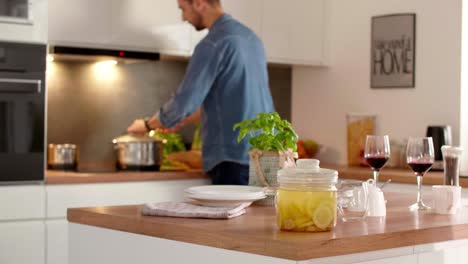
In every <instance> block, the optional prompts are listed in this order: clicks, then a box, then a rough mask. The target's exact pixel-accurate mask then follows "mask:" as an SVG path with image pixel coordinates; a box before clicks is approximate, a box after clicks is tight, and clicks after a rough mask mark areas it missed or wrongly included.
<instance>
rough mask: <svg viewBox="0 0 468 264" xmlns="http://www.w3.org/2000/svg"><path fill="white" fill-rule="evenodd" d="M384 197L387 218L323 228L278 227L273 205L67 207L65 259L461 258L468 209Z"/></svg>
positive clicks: (207, 262) (467, 240) (77, 263)
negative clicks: (187, 214) (438, 211)
mask: <svg viewBox="0 0 468 264" xmlns="http://www.w3.org/2000/svg"><path fill="white" fill-rule="evenodd" d="M386 198H387V199H388V204H387V217H386V218H368V219H367V220H366V221H363V222H345V223H344V222H340V221H339V222H338V224H337V226H336V228H335V229H334V230H333V231H331V232H323V233H295V232H282V231H279V230H278V229H277V228H276V225H275V223H276V218H275V212H274V208H272V207H258V206H251V207H249V208H248V209H247V213H246V214H245V215H243V216H240V217H237V218H233V219H230V220H211V219H185V218H170V217H150V216H142V215H141V214H140V210H141V205H130V206H111V207H96V208H78V209H68V221H69V222H70V227H69V228H70V229H69V236H70V240H69V241H70V263H71V264H82V263H113V264H120V263H134V262H135V263H141V264H144V263H204V264H211V263H259V264H261V263H265V264H266V263H269V264H271V263H285V264H286V263H308V264H314V263H335V264H339V263H342V264H344V263H366V264H370V263H372V264H374V263H375V264H377V263H379V264H380V263H382V264H383V263H399V264H407V263H408V264H409V263H414V264H416V263H421V264H423V263H424V264H432V263H434V264H435V263H466V260H467V259H468V253H467V252H466V251H467V250H466V249H468V208H462V210H461V212H460V213H459V214H458V215H454V216H445V215H435V214H431V213H427V212H419V213H418V212H410V211H408V209H407V206H408V205H409V204H411V203H412V202H414V195H408V194H401V193H399V194H395V193H387V194H386ZM427 200H429V199H427Z"/></svg>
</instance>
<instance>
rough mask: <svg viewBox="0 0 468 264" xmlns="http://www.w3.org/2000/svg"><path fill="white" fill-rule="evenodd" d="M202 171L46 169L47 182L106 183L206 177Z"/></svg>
mask: <svg viewBox="0 0 468 264" xmlns="http://www.w3.org/2000/svg"><path fill="white" fill-rule="evenodd" d="M207 177H208V176H206V175H205V174H204V173H203V172H202V171H167V172H164V171H161V172H159V171H157V172H128V171H119V172H96V173H82V172H65V171H52V170H47V171H46V182H45V183H46V184H75V183H104V182H135V181H161V180H190V179H206V178H207Z"/></svg>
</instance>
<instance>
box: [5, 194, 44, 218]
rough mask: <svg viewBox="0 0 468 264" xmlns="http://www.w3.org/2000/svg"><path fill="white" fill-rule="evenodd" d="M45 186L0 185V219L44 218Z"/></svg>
mask: <svg viewBox="0 0 468 264" xmlns="http://www.w3.org/2000/svg"><path fill="white" fill-rule="evenodd" d="M45 199H46V198H45V188H44V185H37V186H29V185H28V186H0V221H9V220H30V219H44V218H45V211H46V210H45Z"/></svg>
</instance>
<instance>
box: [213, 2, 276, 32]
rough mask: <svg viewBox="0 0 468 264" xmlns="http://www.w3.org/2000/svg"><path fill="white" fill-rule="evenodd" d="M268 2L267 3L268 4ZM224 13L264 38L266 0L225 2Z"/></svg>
mask: <svg viewBox="0 0 468 264" xmlns="http://www.w3.org/2000/svg"><path fill="white" fill-rule="evenodd" d="M268 1H269V0H267V3H266V4H268ZM222 5H223V8H224V11H225V12H226V13H228V14H230V15H232V17H234V18H235V19H237V20H238V21H240V22H241V23H242V24H244V25H246V26H247V27H249V28H250V29H252V30H253V31H254V32H255V33H256V34H257V35H258V36H259V37H260V38H261V37H262V16H263V5H264V0H223V1H222Z"/></svg>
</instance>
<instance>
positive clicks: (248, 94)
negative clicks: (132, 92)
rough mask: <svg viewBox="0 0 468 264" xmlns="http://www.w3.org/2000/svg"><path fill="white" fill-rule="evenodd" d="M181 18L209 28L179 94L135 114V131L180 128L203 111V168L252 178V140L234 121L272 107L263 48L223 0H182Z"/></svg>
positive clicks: (222, 176) (224, 179) (216, 176)
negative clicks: (150, 111) (142, 115)
mask: <svg viewBox="0 0 468 264" xmlns="http://www.w3.org/2000/svg"><path fill="white" fill-rule="evenodd" d="M178 4H179V8H180V9H181V10H182V18H183V19H184V20H185V21H188V22H189V23H191V24H192V25H193V26H194V27H195V28H196V29H197V30H202V29H205V28H208V29H209V33H208V35H207V36H206V37H205V38H204V39H203V40H201V41H200V43H199V44H198V45H197V46H196V48H195V50H194V52H193V55H192V58H191V59H190V63H189V65H188V69H187V72H186V74H185V77H184V80H183V81H182V83H181V84H180V86H179V88H178V90H177V92H176V94H175V96H174V97H173V98H172V99H171V100H170V101H169V102H167V103H166V104H164V106H163V107H161V109H160V110H159V112H158V113H157V114H156V115H154V116H153V117H151V118H149V119H137V120H135V121H134V122H133V124H132V125H131V126H130V127H129V128H128V131H129V132H131V133H144V132H146V131H148V130H150V129H167V128H169V129H168V130H166V131H176V130H177V129H178V128H180V127H181V126H182V125H184V124H187V123H191V122H194V121H197V120H199V119H200V116H201V123H202V129H201V137H202V140H203V148H202V153H203V168H204V170H205V172H207V174H208V175H209V176H210V177H211V178H212V182H213V184H240V185H246V184H248V179H249V166H248V164H249V157H248V149H249V147H250V146H249V144H248V142H247V140H243V141H242V142H240V143H237V135H238V134H237V132H235V131H233V125H234V124H236V123H238V122H240V121H242V120H245V119H252V118H255V117H256V115H257V114H258V113H262V112H272V111H274V107H273V102H272V98H271V94H270V90H269V86H268V74H267V65H266V58H265V50H264V47H263V43H262V42H261V40H260V39H259V38H258V37H257V36H256V35H255V33H254V32H253V31H252V30H250V29H249V28H247V27H246V26H244V25H242V24H241V23H239V22H238V21H237V20H235V19H234V18H232V17H231V16H229V15H227V14H225V13H224V11H223V9H222V7H221V4H220V2H219V0H178Z"/></svg>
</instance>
